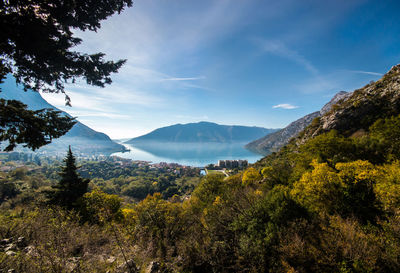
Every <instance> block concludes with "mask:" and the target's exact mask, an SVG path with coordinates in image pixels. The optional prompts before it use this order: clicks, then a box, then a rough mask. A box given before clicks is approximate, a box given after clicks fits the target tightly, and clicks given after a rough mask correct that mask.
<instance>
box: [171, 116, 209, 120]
mask: <svg viewBox="0 0 400 273" xmlns="http://www.w3.org/2000/svg"><path fill="white" fill-rule="evenodd" d="M175 117H176V118H178V119H185V120H208V119H209V117H208V116H207V115H203V116H188V115H176V116H175Z"/></svg>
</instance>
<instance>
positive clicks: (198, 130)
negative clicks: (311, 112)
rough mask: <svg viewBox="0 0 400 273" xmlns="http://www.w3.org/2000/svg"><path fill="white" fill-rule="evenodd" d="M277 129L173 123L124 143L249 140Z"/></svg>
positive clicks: (205, 123)
mask: <svg viewBox="0 0 400 273" xmlns="http://www.w3.org/2000/svg"><path fill="white" fill-rule="evenodd" d="M276 130H277V129H266V128H262V127H249V126H237V125H219V124H216V123H212V122H204V121H202V122H198V123H188V124H175V125H171V126H167V127H162V128H159V129H156V130H154V131H152V132H150V133H148V134H146V135H143V136H140V137H136V138H132V139H131V140H128V141H127V142H125V143H128V144H133V143H141V142H150V141H156V142H173V143H174V142H192V143H204V142H217V143H232V142H249V141H251V140H254V139H257V138H259V137H261V136H264V135H266V134H269V133H272V132H275V131H276Z"/></svg>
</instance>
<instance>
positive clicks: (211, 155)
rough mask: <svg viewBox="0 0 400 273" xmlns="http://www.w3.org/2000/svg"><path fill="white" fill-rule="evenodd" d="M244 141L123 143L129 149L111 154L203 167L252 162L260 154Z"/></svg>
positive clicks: (260, 156)
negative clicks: (249, 148)
mask: <svg viewBox="0 0 400 273" xmlns="http://www.w3.org/2000/svg"><path fill="white" fill-rule="evenodd" d="M245 144H246V143H214V142H210V143H165V142H151V143H146V144H140V145H136V144H135V146H133V145H129V144H123V145H124V146H125V147H126V148H128V149H130V151H129V152H125V153H121V152H119V153H114V154H112V155H115V156H119V157H122V158H129V159H132V160H143V161H151V162H153V163H159V162H168V163H178V164H181V165H186V166H195V167H204V166H206V165H208V164H216V163H218V160H224V159H246V160H248V161H249V163H254V162H256V161H257V160H259V159H260V158H262V157H263V156H262V155H259V154H256V153H253V152H251V151H249V150H247V149H245V148H244V147H243V146H244V145H245Z"/></svg>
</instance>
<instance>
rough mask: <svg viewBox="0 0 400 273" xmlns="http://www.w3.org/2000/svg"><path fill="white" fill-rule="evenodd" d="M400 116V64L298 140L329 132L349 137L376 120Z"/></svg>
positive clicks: (339, 105) (343, 101)
mask: <svg viewBox="0 0 400 273" xmlns="http://www.w3.org/2000/svg"><path fill="white" fill-rule="evenodd" d="M398 114H400V65H396V66H393V67H392V68H391V69H390V71H389V72H388V73H386V74H385V75H384V76H383V77H382V78H381V79H380V80H378V81H376V82H372V83H370V84H367V85H366V86H364V87H363V88H360V89H357V90H355V91H354V92H353V93H351V94H350V95H349V96H348V97H346V99H341V100H339V101H338V102H337V103H336V104H334V105H333V106H332V107H331V109H330V110H329V111H326V113H325V114H324V115H322V116H321V117H320V118H319V119H318V121H317V122H315V123H313V124H312V125H311V126H309V127H307V128H306V129H305V130H304V132H303V133H302V134H301V137H299V139H298V140H297V142H298V143H300V144H301V143H304V142H305V141H307V140H308V139H310V138H312V137H315V136H317V135H320V134H322V133H324V132H328V131H330V130H336V131H338V132H339V133H341V134H343V135H345V136H350V135H352V134H353V133H355V132H357V131H360V130H364V131H366V130H368V128H369V126H371V125H372V124H373V123H374V122H375V121H376V120H377V119H379V118H386V117H390V116H393V115H398Z"/></svg>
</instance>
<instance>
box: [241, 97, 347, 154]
mask: <svg viewBox="0 0 400 273" xmlns="http://www.w3.org/2000/svg"><path fill="white" fill-rule="evenodd" d="M351 94H352V93H348V92H345V91H340V92H339V93H337V94H336V95H335V96H334V97H333V98H332V99H331V100H330V101H329V102H328V103H327V104H325V105H324V107H322V108H321V110H320V111H317V112H314V113H311V114H308V115H306V116H304V117H302V118H299V119H298V120H296V121H294V122H292V123H290V124H289V125H288V126H286V127H285V128H283V129H281V130H279V131H277V132H275V133H272V134H269V135H266V136H264V137H262V138H260V139H257V140H255V141H253V142H250V143H249V144H247V145H246V146H245V147H246V148H247V149H249V150H251V151H255V152H258V153H261V154H264V155H267V154H269V153H271V152H276V151H277V150H279V149H280V148H281V147H283V146H284V145H286V144H287V143H288V142H289V140H290V139H292V138H293V137H296V136H298V134H299V133H300V132H301V131H303V130H304V129H305V128H306V127H307V126H309V125H310V124H311V123H312V122H313V120H314V119H316V118H318V117H321V116H323V115H324V114H326V113H327V112H329V111H330V110H331V108H332V106H333V105H335V104H336V103H338V102H339V101H343V100H346V99H347V98H348V97H349V96H350V95H351Z"/></svg>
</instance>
